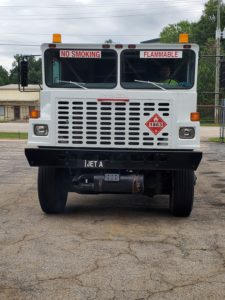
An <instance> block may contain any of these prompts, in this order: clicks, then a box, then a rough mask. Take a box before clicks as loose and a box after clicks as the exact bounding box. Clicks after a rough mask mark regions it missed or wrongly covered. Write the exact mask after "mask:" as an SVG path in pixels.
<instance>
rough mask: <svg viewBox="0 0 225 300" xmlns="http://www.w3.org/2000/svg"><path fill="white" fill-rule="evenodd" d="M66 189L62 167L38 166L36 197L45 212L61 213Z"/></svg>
mask: <svg viewBox="0 0 225 300" xmlns="http://www.w3.org/2000/svg"><path fill="white" fill-rule="evenodd" d="M67 196H68V189H67V188H66V184H65V171H64V170H63V169H56V168H48V167H39V168H38V197H39V202H40V206H41V208H42V210H43V211H44V212H45V213H46V214H59V213H62V212H63V211H64V209H65V206H66V201H67Z"/></svg>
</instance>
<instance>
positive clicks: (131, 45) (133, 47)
mask: <svg viewBox="0 0 225 300" xmlns="http://www.w3.org/2000/svg"><path fill="white" fill-rule="evenodd" d="M135 48H136V45H134V44H130V45H128V49H135Z"/></svg>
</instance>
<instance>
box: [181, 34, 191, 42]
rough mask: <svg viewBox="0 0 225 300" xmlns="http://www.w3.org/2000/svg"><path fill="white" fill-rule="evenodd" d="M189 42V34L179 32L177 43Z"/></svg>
mask: <svg viewBox="0 0 225 300" xmlns="http://www.w3.org/2000/svg"><path fill="white" fill-rule="evenodd" d="M188 42H189V36H188V34H187V33H180V35H179V43H181V44H186V43H188Z"/></svg>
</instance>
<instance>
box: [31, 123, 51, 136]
mask: <svg viewBox="0 0 225 300" xmlns="http://www.w3.org/2000/svg"><path fill="white" fill-rule="evenodd" d="M34 134H35V135H37V136H46V135H48V125H46V124H36V125H34Z"/></svg>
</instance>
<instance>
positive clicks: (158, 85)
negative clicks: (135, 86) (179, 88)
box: [134, 79, 166, 91]
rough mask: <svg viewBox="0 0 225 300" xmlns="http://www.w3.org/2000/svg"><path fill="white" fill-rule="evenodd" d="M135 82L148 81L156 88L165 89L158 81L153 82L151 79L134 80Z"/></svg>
mask: <svg viewBox="0 0 225 300" xmlns="http://www.w3.org/2000/svg"><path fill="white" fill-rule="evenodd" d="M134 81H135V82H141V83H148V84H152V85H154V86H156V87H157V88H159V89H161V90H163V91H166V89H164V88H163V87H162V86H160V83H158V82H153V81H145V80H136V79H135V80H134Z"/></svg>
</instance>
